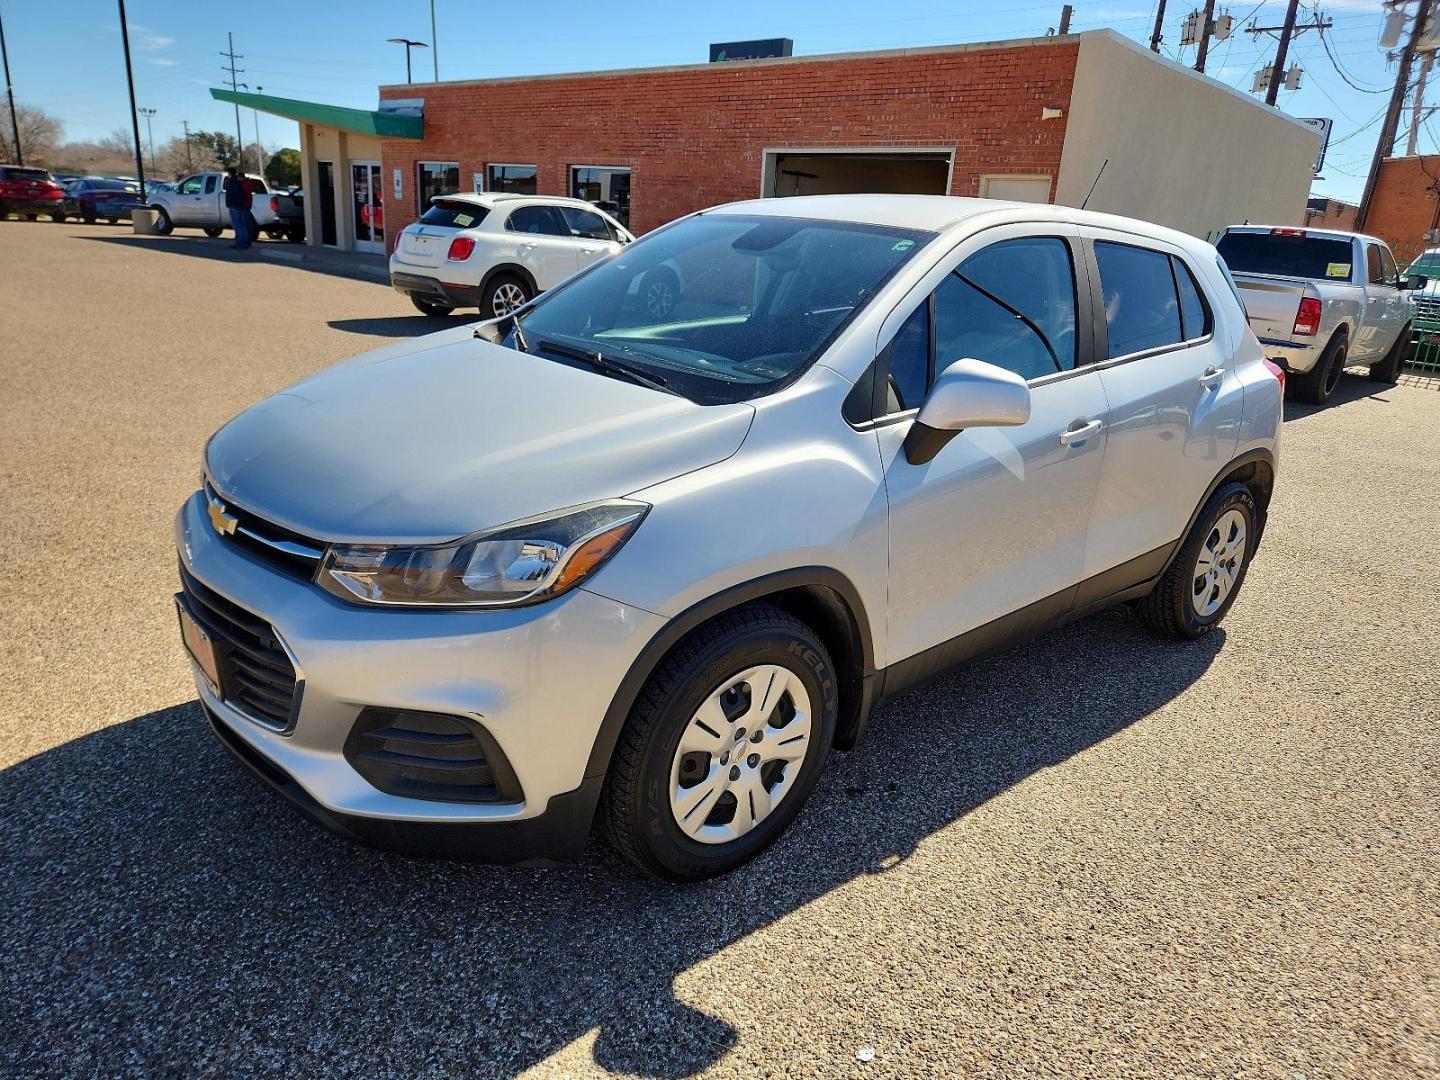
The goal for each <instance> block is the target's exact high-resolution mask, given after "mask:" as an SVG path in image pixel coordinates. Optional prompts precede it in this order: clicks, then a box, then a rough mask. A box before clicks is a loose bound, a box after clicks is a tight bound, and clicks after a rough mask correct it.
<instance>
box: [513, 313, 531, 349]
mask: <svg viewBox="0 0 1440 1080" xmlns="http://www.w3.org/2000/svg"><path fill="white" fill-rule="evenodd" d="M510 332H511V333H512V334H514V335H515V344H516V345H519V346H520V351H521V352H523V353H528V352H529V351H530V343H529V342H528V341H526V340H525V331H524V330H522V329H521V328H520V320H519V319H518V318H513V317H512V318H511V320H510Z"/></svg>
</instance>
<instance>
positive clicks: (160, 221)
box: [151, 206, 175, 236]
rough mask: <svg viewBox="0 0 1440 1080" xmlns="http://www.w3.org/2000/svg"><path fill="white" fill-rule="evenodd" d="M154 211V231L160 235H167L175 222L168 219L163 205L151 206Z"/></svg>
mask: <svg viewBox="0 0 1440 1080" xmlns="http://www.w3.org/2000/svg"><path fill="white" fill-rule="evenodd" d="M151 209H152V210H154V211H155V231H156V232H157V233H159V234H160V235H161V236H169V235H170V234H171V233H172V232H174V231H175V223H174V222H173V221H171V220H170V215H169V214H167V213H166V212H165V208H164V207H163V206H154V207H151Z"/></svg>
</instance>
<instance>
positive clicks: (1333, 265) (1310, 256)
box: [1215, 232, 1354, 281]
mask: <svg viewBox="0 0 1440 1080" xmlns="http://www.w3.org/2000/svg"><path fill="white" fill-rule="evenodd" d="M1215 246H1216V248H1218V249H1219V251H1220V254H1221V255H1222V256H1223V257H1224V259H1225V264H1226V265H1227V266H1229V267H1230V269H1231V270H1233V271H1235V272H1236V273H1237V274H1270V275H1272V276H1274V277H1300V278H1321V279H1328V280H1330V281H1349V280H1350V269H1351V267H1350V262H1351V259H1352V258H1354V256H1353V255H1352V253H1351V246H1350V241H1348V240H1335V239H1332V238H1328V237H1321V236H1307V235H1305V234H1303V233H1298V232H1283V233H1282V232H1269V233H1248V232H1232V233H1226V234H1225V235H1224V236H1222V237H1221V238H1220V242H1219V243H1218V244H1216V245H1215Z"/></svg>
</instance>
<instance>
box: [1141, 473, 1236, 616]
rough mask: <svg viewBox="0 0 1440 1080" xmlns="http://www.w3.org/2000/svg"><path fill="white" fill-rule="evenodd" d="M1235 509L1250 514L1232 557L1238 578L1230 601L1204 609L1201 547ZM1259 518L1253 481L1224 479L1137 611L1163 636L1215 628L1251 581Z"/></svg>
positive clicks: (1207, 501)
mask: <svg viewBox="0 0 1440 1080" xmlns="http://www.w3.org/2000/svg"><path fill="white" fill-rule="evenodd" d="M1231 510H1238V511H1239V512H1240V514H1241V516H1242V517H1243V518H1244V520H1245V541H1246V542H1245V547H1244V550H1243V552H1242V553H1241V554H1240V556H1239V557H1238V558H1237V559H1235V560H1232V565H1233V567H1234V582H1233V583H1232V584H1231V586H1230V592H1229V594H1228V595H1227V596H1226V597H1225V598H1224V602H1223V603H1221V604H1220V606H1219V607H1218V608H1216V610H1214V611H1213V612H1210V613H1209V614H1207V615H1201V614H1200V613H1199V612H1198V611H1197V610H1196V608H1195V604H1194V602H1193V598H1194V597H1195V595H1196V592H1195V582H1196V581H1198V580H1200V579H1199V576H1198V575H1197V574H1196V572H1195V571H1196V563H1197V562H1198V560H1199V557H1200V552H1201V548H1202V547H1203V546H1204V545H1205V544H1206V542H1207V540H1210V539H1211V534H1212V533H1214V532H1215V529H1216V525H1217V523H1218V522H1219V521H1220V519H1221V518H1222V517H1224V516H1225V515H1227V514H1228V513H1229V511H1231ZM1258 521H1259V511H1258V509H1257V508H1256V505H1255V496H1254V494H1253V493H1252V492H1251V491H1250V489H1249V488H1248V487H1246V486H1245V485H1244V484H1242V483H1240V482H1239V481H1238V480H1232V481H1231V482H1229V483H1227V484H1221V485H1220V487H1219V489H1218V490H1216V492H1215V493H1214V494H1213V495H1211V496H1210V498H1209V499H1208V500H1206V502H1205V507H1204V509H1202V510H1201V511H1200V516H1199V517H1197V518H1196V519H1195V525H1194V527H1193V528H1191V530H1190V534H1189V535H1188V536H1187V537H1186V538H1185V542H1184V543H1183V544H1182V545H1181V546H1180V551H1179V553H1178V554H1177V555H1176V556H1175V559H1174V561H1172V562H1171V564H1170V568H1169V569H1168V570H1166V571H1165V574H1164V575H1163V576H1162V577H1161V578H1160V580H1159V581H1157V582H1156V583H1155V587H1154V588H1153V589H1151V590H1150V592H1149V593H1148V594H1147V595H1145V596H1142V597H1141V598H1140V599H1139V600H1136V601H1135V604H1134V607H1135V613H1136V614H1137V615H1138V616H1139V617H1140V621H1141V622H1142V623H1144V624H1145V626H1146V627H1147V628H1148V629H1149V630H1150V631H1151V633H1153V634H1155V635H1157V636H1158V637H1166V638H1181V639H1193V638H1198V637H1202V636H1204V635H1205V634H1208V633H1209V632H1210V631H1211V630H1213V629H1215V627H1216V626H1217V625H1218V624H1219V622H1220V620H1221V619H1223V618H1225V616H1226V614H1227V613H1228V612H1229V611H1230V608H1231V606H1232V605H1233V604H1234V603H1235V598H1236V597H1237V596H1239V595H1240V588H1241V586H1242V585H1244V584H1245V572H1246V571H1247V570H1248V569H1249V568H1250V560H1251V559H1252V558H1254V555H1255V544H1256V541H1257V540H1258V538H1259V531H1258V529H1257V522H1258Z"/></svg>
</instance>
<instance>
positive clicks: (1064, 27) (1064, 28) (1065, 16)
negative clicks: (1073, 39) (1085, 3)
mask: <svg viewBox="0 0 1440 1080" xmlns="http://www.w3.org/2000/svg"><path fill="white" fill-rule="evenodd" d="M1074 14H1075V8H1074V7H1073V6H1072V5H1070V4H1066V5H1065V6H1064V7H1062V8H1061V9H1060V33H1061V34H1068V33H1069V32H1070V16H1071V15H1074Z"/></svg>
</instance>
